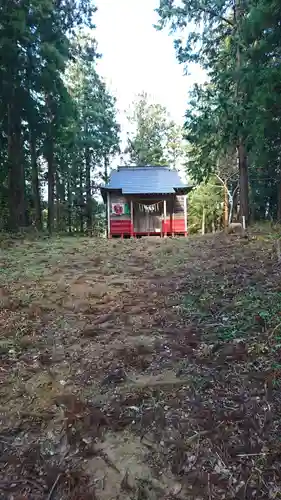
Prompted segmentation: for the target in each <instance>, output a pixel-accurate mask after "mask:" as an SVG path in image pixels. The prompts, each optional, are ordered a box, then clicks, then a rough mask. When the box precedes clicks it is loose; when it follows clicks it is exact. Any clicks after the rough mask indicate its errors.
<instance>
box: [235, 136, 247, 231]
mask: <svg viewBox="0 0 281 500" xmlns="http://www.w3.org/2000/svg"><path fill="white" fill-rule="evenodd" d="M238 162H239V188H240V189H239V192H240V218H241V219H242V217H243V216H245V221H246V223H248V222H249V180H248V164H247V156H246V153H245V148H244V145H243V143H242V142H240V143H239V145H238Z"/></svg>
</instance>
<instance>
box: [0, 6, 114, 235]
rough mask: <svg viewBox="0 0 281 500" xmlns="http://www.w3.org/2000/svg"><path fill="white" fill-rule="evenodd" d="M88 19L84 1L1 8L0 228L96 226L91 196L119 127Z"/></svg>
mask: <svg viewBox="0 0 281 500" xmlns="http://www.w3.org/2000/svg"><path fill="white" fill-rule="evenodd" d="M94 14H95V6H94V5H93V2H92V1H91V0H79V1H73V0H23V1H20V2H19V1H16V0H9V1H8V2H7V1H5V0H1V2H0V17H1V26H0V53H1V58H0V59H1V62H0V80H1V83H0V106H1V131H2V133H1V145H0V158H1V159H0V162H1V188H0V189H1V191H0V206H1V218H0V227H1V229H2V230H6V231H7V230H8V231H10V232H18V231H21V230H22V229H24V228H28V227H31V228H32V227H34V228H36V229H37V230H38V231H41V230H42V228H43V227H44V228H47V229H48V232H49V233H50V234H51V233H52V232H53V231H54V230H55V231H57V232H58V231H60V232H64V231H68V232H72V231H81V232H84V231H87V232H88V233H92V231H93V230H94V228H95V227H98V226H99V224H100V218H99V212H100V211H101V208H100V207H99V206H98V203H97V201H96V200H95V197H94V196H93V195H94V193H95V192H96V190H97V187H98V185H99V184H100V182H101V179H102V178H103V177H104V176H106V172H107V166H108V164H109V161H110V158H111V156H112V155H113V154H114V153H115V152H116V151H118V145H119V126H118V124H117V121H116V108H115V99H114V98H113V96H112V95H111V94H110V93H109V92H108V90H107V88H106V85H105V83H104V81H103V80H102V78H101V77H100V76H99V74H98V72H97V68H96V63H97V60H98V58H99V57H100V55H99V53H98V48H97V43H96V41H95V38H94V37H93V35H92V33H94V30H93V28H94V25H93V20H94ZM46 200H47V201H46Z"/></svg>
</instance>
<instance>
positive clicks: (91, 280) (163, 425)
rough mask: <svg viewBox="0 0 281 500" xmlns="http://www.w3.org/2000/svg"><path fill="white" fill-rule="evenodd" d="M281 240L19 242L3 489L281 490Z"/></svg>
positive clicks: (184, 494) (265, 495) (250, 493)
mask: <svg viewBox="0 0 281 500" xmlns="http://www.w3.org/2000/svg"><path fill="white" fill-rule="evenodd" d="M274 241H275V240H274V237H273V236H270V235H265V234H258V235H255V236H254V237H251V238H249V239H241V238H239V237H236V236H233V237H226V236H224V235H216V236H206V237H204V238H203V237H202V238H190V239H173V240H170V239H167V240H162V241H160V240H154V239H151V240H150V239H142V240H138V241H129V240H125V241H114V240H113V241H105V240H95V239H72V238H64V239H54V240H50V241H49V240H43V241H36V242H26V241H25V242H13V241H12V242H10V241H9V240H7V241H3V242H2V248H1V253H0V261H1V268H0V272H1V274H0V277H1V288H0V328H1V336H0V356H1V364H0V396H1V409H0V412H1V422H0V452H1V453H0V455H1V457H0V498H1V499H9V500H12V499H14V500H27V499H30V500H37V499H46V500H56V499H57V500H58V499H62V500H64V499H72V500H79V499H81V500H89V499H98V500H111V499H119V500H129V499H130V500H144V499H149V500H158V499H159V500H160V499H161V500H162V499H166V500H168V499H174V500H176V499H178V500H181V499H182V500H183V499H187V500H188V499H192V500H195V499H196V500H200V499H203V500H205V499H206V500H216V499H220V500H223V499H240V500H244V499H250V498H254V499H271V498H272V499H277V498H281V493H280V491H281V481H280V479H281V469H280V466H281V464H280V457H281V392H280V383H281V378H280V377H281V280H280V265H278V261H277V257H276V251H275V245H274Z"/></svg>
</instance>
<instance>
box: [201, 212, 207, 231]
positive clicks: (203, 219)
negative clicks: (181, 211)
mask: <svg viewBox="0 0 281 500" xmlns="http://www.w3.org/2000/svg"><path fill="white" fill-rule="evenodd" d="M205 219H206V209H205V207H203V213H202V230H201V232H202V234H205Z"/></svg>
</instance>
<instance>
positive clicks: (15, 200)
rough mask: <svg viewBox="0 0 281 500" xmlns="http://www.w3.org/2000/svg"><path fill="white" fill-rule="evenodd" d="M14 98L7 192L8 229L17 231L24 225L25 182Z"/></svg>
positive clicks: (9, 143)
mask: <svg viewBox="0 0 281 500" xmlns="http://www.w3.org/2000/svg"><path fill="white" fill-rule="evenodd" d="M19 109H20V108H19V106H17V103H16V96H15V95H14V96H13V102H12V103H9V104H8V192H9V223H8V225H9V229H10V230H11V231H18V230H19V229H20V228H21V227H24V226H25V225H26V212H25V180H24V165H23V164H22V161H21V160H22V154H21V148H22V141H21V118H20V115H19Z"/></svg>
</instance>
